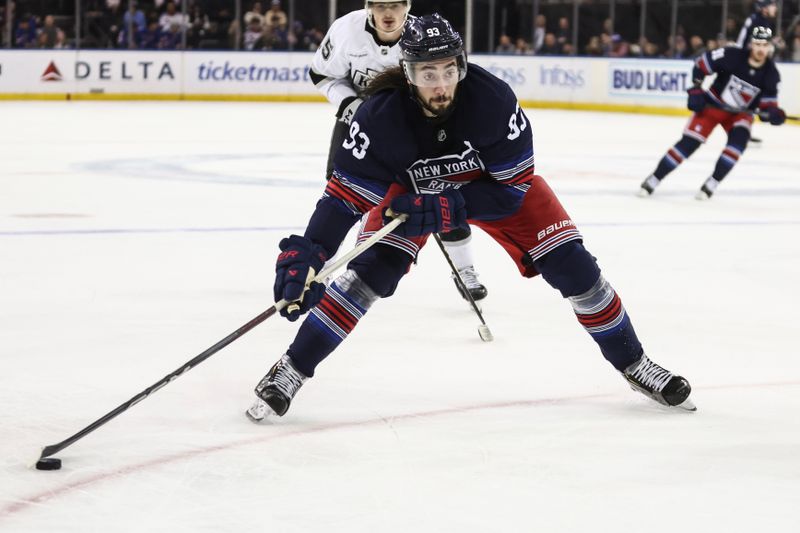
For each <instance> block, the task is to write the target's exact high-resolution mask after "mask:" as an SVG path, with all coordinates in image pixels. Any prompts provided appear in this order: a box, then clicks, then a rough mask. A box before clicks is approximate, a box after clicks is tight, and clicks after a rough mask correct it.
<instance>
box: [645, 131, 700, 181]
mask: <svg viewBox="0 0 800 533" xmlns="http://www.w3.org/2000/svg"><path fill="white" fill-rule="evenodd" d="M699 146H700V141H698V140H697V139H695V138H693V137H689V136H688V135H684V136H683V137H681V140H680V141H678V142H677V143H675V146H673V147H672V148H670V149H669V150H667V153H666V154H664V157H662V158H661V161H659V162H658V166H657V167H656V170H655V171H654V172H653V176H655V177H656V178H658V179H659V181H660V180H662V179H664V177H665V176H666V175H667V174H669V173H670V172H672V171H673V170H675V168H676V167H677V166H678V165H680V164H681V163H683V161H684V160H685V159H686V158H688V157H689V156H690V155H692V154H693V153H694V151H695V150H697V148H698V147H699Z"/></svg>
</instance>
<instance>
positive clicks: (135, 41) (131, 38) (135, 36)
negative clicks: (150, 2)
mask: <svg viewBox="0 0 800 533" xmlns="http://www.w3.org/2000/svg"><path fill="white" fill-rule="evenodd" d="M143 33H144V32H141V31H139V27H138V26H137V25H136V24H130V25H128V24H123V25H122V29H121V30H120V32H119V33H118V34H117V46H118V47H119V48H128V49H130V50H135V49H137V48H142V36H143Z"/></svg>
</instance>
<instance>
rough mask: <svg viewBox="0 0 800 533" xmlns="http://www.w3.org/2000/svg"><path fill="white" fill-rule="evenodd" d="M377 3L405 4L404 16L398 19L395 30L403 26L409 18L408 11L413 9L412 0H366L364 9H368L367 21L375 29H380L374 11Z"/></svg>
mask: <svg viewBox="0 0 800 533" xmlns="http://www.w3.org/2000/svg"><path fill="white" fill-rule="evenodd" d="M375 4H405V9H404V10H403V18H402V19H401V20H399V21H398V24H397V27H396V28H395V29H394V30H392V31H393V32H394V31H397V30H399V29H400V28H402V27H403V25H404V24H405V23H406V19H407V18H408V12H409V11H411V0H365V2H364V9H366V10H367V22H368V23H369V25H370V26H372V27H373V28H375V29H378V28H377V27H376V26H375V12H374V11H373V9H374V8H375Z"/></svg>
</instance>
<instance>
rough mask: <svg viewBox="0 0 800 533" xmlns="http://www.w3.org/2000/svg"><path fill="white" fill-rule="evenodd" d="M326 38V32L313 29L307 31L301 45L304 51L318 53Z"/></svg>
mask: <svg viewBox="0 0 800 533" xmlns="http://www.w3.org/2000/svg"><path fill="white" fill-rule="evenodd" d="M324 38H325V32H323V31H322V30H320V29H319V28H316V27H314V28H311V29H310V30H308V31H306V32H305V34H304V35H303V40H302V42H301V45H302V47H303V49H304V50H309V51H311V52H316V51H317V48H319V45H320V44H322V39H324Z"/></svg>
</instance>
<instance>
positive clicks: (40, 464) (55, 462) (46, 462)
mask: <svg viewBox="0 0 800 533" xmlns="http://www.w3.org/2000/svg"><path fill="white" fill-rule="evenodd" d="M36 470H61V459H58V458H57V457H45V458H44V459H39V460H38V461H36Z"/></svg>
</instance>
